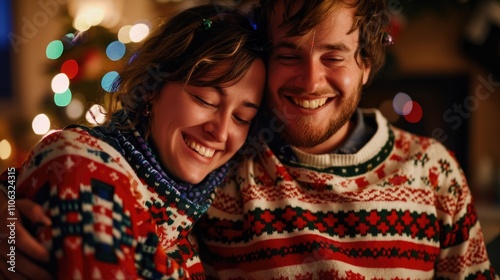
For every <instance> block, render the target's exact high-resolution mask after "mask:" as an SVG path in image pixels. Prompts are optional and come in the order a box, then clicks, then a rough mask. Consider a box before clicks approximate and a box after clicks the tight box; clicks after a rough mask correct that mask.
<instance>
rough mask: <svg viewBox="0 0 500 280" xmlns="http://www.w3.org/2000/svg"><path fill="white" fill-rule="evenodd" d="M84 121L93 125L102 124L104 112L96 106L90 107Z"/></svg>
mask: <svg viewBox="0 0 500 280" xmlns="http://www.w3.org/2000/svg"><path fill="white" fill-rule="evenodd" d="M85 119H86V120H87V121H88V122H89V123H90V124H94V125H98V124H103V123H104V121H106V110H105V109H104V107H102V106H101V105H98V104H94V105H92V107H90V109H88V111H87V113H86V114H85Z"/></svg>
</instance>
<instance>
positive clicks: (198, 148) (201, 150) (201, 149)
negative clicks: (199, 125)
mask: <svg viewBox="0 0 500 280" xmlns="http://www.w3.org/2000/svg"><path fill="white" fill-rule="evenodd" d="M184 142H186V145H188V146H189V147H190V148H191V150H193V151H195V152H197V153H198V154H200V155H202V156H204V157H208V158H211V157H213V156H214V154H215V150H214V149H210V148H207V147H205V146H202V145H200V144H198V143H196V142H194V141H193V140H191V139H186V138H184Z"/></svg>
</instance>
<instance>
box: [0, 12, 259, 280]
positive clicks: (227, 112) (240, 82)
mask: <svg viewBox="0 0 500 280" xmlns="http://www.w3.org/2000/svg"><path fill="white" fill-rule="evenodd" d="M221 11H223V12H221ZM262 49H263V46H262V44H261V40H260V38H259V36H257V33H256V32H255V30H254V29H253V27H252V25H251V24H250V22H249V21H248V20H247V18H245V17H243V16H242V15H240V14H239V13H237V12H236V11H234V10H232V9H231V7H218V6H214V5H205V6H199V7H195V8H191V9H189V10H186V11H184V12H181V13H180V14H178V15H177V16H175V17H173V18H172V19H171V20H169V21H168V22H166V23H165V24H163V25H161V26H160V27H159V28H158V30H157V31H156V32H155V33H153V34H152V35H150V37H149V38H148V39H146V41H145V42H144V44H143V45H142V46H141V47H140V48H139V49H138V50H137V51H136V52H135V53H134V54H132V55H133V56H132V57H133V59H131V62H130V63H129V64H128V65H127V66H126V67H125V69H124V70H123V71H122V72H121V73H120V75H117V77H118V78H117V80H116V81H115V82H114V83H112V84H111V85H110V86H109V89H110V92H111V93H112V94H113V97H114V101H115V102H114V103H113V104H112V106H111V108H109V109H110V110H111V111H110V112H112V113H110V114H109V120H108V121H107V122H106V124H104V125H102V126H97V127H94V128H89V127H84V126H80V125H71V126H68V127H66V128H65V129H64V130H62V131H58V132H55V133H52V134H50V135H49V136H47V137H45V138H44V139H43V140H42V141H41V142H40V143H38V144H37V145H36V146H35V147H34V148H33V150H32V153H31V155H30V156H29V157H28V159H27V160H26V161H25V163H24V164H23V166H22V168H21V169H16V170H19V174H18V178H19V179H18V187H17V191H18V192H17V197H18V198H28V199H32V200H34V201H35V202H37V203H39V204H40V205H42V208H43V211H44V212H45V214H46V215H48V216H49V217H50V218H51V220H52V226H49V225H47V223H45V225H39V224H37V226H34V227H28V229H29V230H30V232H31V233H32V234H34V235H35V237H36V238H37V239H38V241H39V242H41V244H35V245H26V244H21V245H20V247H18V251H20V253H22V252H30V254H31V255H32V256H33V257H34V258H37V257H39V259H40V260H41V261H44V260H46V259H47V258H49V257H48V256H47V251H46V250H48V251H49V253H50V254H49V255H50V261H49V263H50V273H51V274H52V275H53V276H57V277H58V278H59V279H67V278H68V277H73V278H78V279H90V278H99V279H123V278H127V279H129V278H130V279H136V278H148V279H158V278H162V277H165V278H168V277H172V278H175V279H178V278H193V277H197V276H201V275H203V268H202V266H201V264H200V262H199V259H198V254H197V251H196V248H195V247H194V246H193V244H191V242H190V240H188V237H187V236H188V234H189V232H190V231H191V228H192V226H193V224H194V222H196V221H197V220H198V219H199V217H200V216H201V215H202V214H204V213H205V212H206V211H207V209H208V207H209V206H210V204H211V202H212V200H213V194H214V189H215V188H216V187H217V186H218V184H219V183H221V181H222V180H223V178H224V176H225V175H226V172H227V170H228V163H227V162H228V161H229V160H230V159H231V158H232V157H233V156H234V155H235V154H236V153H237V151H238V149H239V148H240V147H241V146H242V145H243V143H244V142H245V139H246V137H247V134H248V131H249V127H250V123H251V122H252V119H253V118H254V117H255V116H256V114H257V111H258V108H259V105H260V103H261V99H262V95H263V90H264V83H265V74H266V71H265V66H264V63H263V61H262V56H263V54H262V53H261V52H262ZM6 174H7V173H4V175H6ZM4 186H5V184H4ZM2 189H3V188H2ZM0 198H1V199H2V200H0V205H4V204H3V203H1V202H3V199H5V197H4V196H3V195H0ZM18 210H19V211H20V212H21V214H29V213H28V211H25V210H24V209H23V207H18ZM23 211H24V212H23ZM5 212H6V209H3V211H2V209H0V214H1V215H5ZM29 216H30V217H32V215H29ZM33 222H34V223H36V222H38V221H36V220H35V221H33ZM18 227H21V224H19V225H18ZM1 230H5V229H1ZM0 234H2V232H0ZM18 238H19V236H18ZM2 246H3V247H2ZM38 246H39V247H38ZM42 246H43V247H42ZM0 248H1V250H2V254H1V255H2V257H5V256H6V254H4V253H3V252H4V250H7V248H6V247H5V244H4V243H1V244H0ZM33 251H35V252H38V254H37V253H33ZM21 255H22V254H21ZM44 256H45V259H44ZM17 261H18V267H19V268H21V267H28V266H27V264H29V265H30V266H29V267H33V264H32V263H31V262H30V261H28V260H27V259H26V258H24V259H23V258H21V257H20V258H18V259H17ZM22 264H24V265H22ZM5 265H6V262H5V261H3V262H2V264H1V265H0V271H1V272H2V273H3V274H4V276H6V277H7V278H10V277H11V276H12V275H11V274H9V273H11V272H10V271H9V270H8V269H7V267H6V266H5ZM17 273H20V274H22V275H23V276H26V277H28V278H30V277H31V276H33V277H34V278H37V279H39V278H40V277H41V276H42V275H44V274H46V272H44V271H43V270H40V269H38V270H32V269H25V270H19V271H18V272H17ZM32 273H34V274H32Z"/></svg>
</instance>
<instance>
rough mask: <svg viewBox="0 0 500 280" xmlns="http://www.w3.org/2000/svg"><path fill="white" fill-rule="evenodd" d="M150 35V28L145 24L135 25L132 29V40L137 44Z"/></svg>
mask: <svg viewBox="0 0 500 280" xmlns="http://www.w3.org/2000/svg"><path fill="white" fill-rule="evenodd" d="M148 35H149V26H148V25H147V24H145V23H138V24H135V25H134V26H132V27H131V28H130V40H132V42H134V43H137V42H140V41H142V40H144V38H146V37H147V36H148Z"/></svg>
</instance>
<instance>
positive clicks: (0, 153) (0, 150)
mask: <svg viewBox="0 0 500 280" xmlns="http://www.w3.org/2000/svg"><path fill="white" fill-rule="evenodd" d="M11 153H12V147H11V146H10V143H9V141H7V139H3V140H2V141H0V159H2V160H5V159H8V158H9V157H10V154H11Z"/></svg>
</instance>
